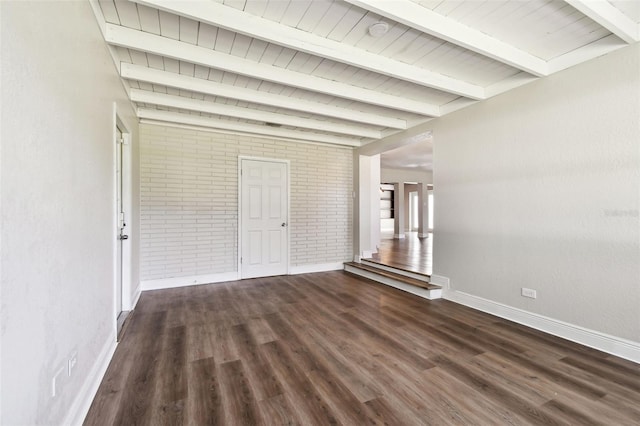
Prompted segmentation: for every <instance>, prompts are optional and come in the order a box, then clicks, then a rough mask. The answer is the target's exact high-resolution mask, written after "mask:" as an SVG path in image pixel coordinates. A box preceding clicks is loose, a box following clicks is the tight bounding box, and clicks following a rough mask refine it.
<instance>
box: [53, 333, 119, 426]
mask: <svg viewBox="0 0 640 426" xmlns="http://www.w3.org/2000/svg"><path fill="white" fill-rule="evenodd" d="M117 346H118V343H117V342H116V336H115V335H114V334H109V336H108V337H107V340H106V341H105V344H104V346H103V347H102V350H101V351H100V354H99V355H98V357H97V360H96V362H95V363H94V364H93V367H92V368H91V371H90V372H89V375H88V376H87V378H86V379H85V381H84V383H83V384H82V387H81V388H80V390H79V391H78V394H77V395H76V397H75V399H74V400H73V403H72V404H71V407H70V408H69V411H68V412H67V415H66V416H65V418H64V421H63V422H62V424H63V425H74V426H75V425H78V426H81V425H82V423H83V422H84V419H85V417H87V413H89V408H91V404H92V403H93V399H94V398H95V397H96V394H97V393H98V388H99V387H100V383H102V379H103V378H104V375H105V373H106V372H107V368H108V367H109V363H110V362H111V358H113V354H114V353H115V351H116V347H117Z"/></svg>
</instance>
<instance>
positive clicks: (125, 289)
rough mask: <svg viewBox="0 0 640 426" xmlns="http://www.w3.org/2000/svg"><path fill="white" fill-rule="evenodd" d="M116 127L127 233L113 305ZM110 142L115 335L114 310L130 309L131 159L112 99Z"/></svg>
mask: <svg viewBox="0 0 640 426" xmlns="http://www.w3.org/2000/svg"><path fill="white" fill-rule="evenodd" d="M117 128H119V129H120V131H121V132H122V139H123V141H124V143H123V145H122V170H121V174H122V195H121V196H122V209H123V210H124V212H125V218H124V220H125V223H126V224H127V227H126V228H127V229H126V232H127V235H129V237H130V238H129V239H127V240H122V266H121V267H122V281H121V285H122V295H121V305H122V306H117V299H118V295H117V292H118V285H119V284H120V281H119V279H118V273H119V270H118V259H117V256H118V244H120V243H121V242H120V241H119V240H118V239H117V235H118V234H117V230H118V227H119V215H118V213H117V211H116V206H117V202H118V201H117V188H116V180H117V179H116V176H115V173H116V167H117V164H116V161H117V158H116V157H117V156H116V149H117V145H116V138H117ZM111 144H112V145H111V146H112V147H113V151H112V152H113V167H112V170H113V173H114V175H113V177H114V179H113V208H112V211H113V225H112V227H111V235H112V236H113V239H112V241H113V242H114V244H113V307H114V309H113V321H112V324H113V328H114V330H115V334H116V338H117V333H118V324H117V322H118V314H119V313H120V312H121V311H130V310H131V309H132V297H131V253H132V249H131V244H132V242H131V236H132V231H133V229H132V227H133V221H132V219H133V218H132V207H133V201H132V189H133V187H132V162H131V130H130V129H129V128H128V127H127V125H126V124H125V123H124V121H123V120H122V119H121V118H120V117H119V115H118V112H117V106H116V103H115V102H114V103H113V126H112V135H111Z"/></svg>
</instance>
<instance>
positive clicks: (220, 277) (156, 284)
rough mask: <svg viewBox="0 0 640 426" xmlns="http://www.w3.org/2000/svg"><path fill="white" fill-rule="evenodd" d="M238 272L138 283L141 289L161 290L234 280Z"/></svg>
mask: <svg viewBox="0 0 640 426" xmlns="http://www.w3.org/2000/svg"><path fill="white" fill-rule="evenodd" d="M237 279H238V272H236V271H233V272H222V273H219V274H208V275H195V276H190V277H176V278H164V279H160V280H147V281H142V282H141V283H140V287H141V288H142V291H148V290H162V289H165V288H175V287H187V286H190V285H200V284H212V283H221V282H225V281H236V280H237Z"/></svg>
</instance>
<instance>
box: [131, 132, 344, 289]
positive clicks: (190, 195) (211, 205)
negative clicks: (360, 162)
mask: <svg viewBox="0 0 640 426" xmlns="http://www.w3.org/2000/svg"><path fill="white" fill-rule="evenodd" d="M239 155H248V156H255V157H266V158H278V159H287V160H290V161H291V167H290V186H291V199H290V203H291V205H290V214H291V217H290V218H289V226H290V229H289V232H290V235H291V247H290V253H291V266H303V265H314V264H323V263H332V262H342V261H347V260H350V258H351V257H352V245H353V229H352V228H353V225H352V223H353V221H352V216H353V202H352V198H351V194H352V191H353V163H352V158H353V157H352V150H351V149H350V148H342V147H334V146H329V145H313V144H302V143H295V142H285V141H278V140H270V139H262V138H252V137H248V136H239V135H228V134H219V133H209V132H200V131H196V130H187V129H178V128H171V127H164V126H155V125H146V124H143V125H140V195H141V206H140V208H141V271H140V274H141V279H142V280H143V281H147V280H156V279H165V278H177V277H189V276H196V275H207V274H216V273H224V272H234V271H236V270H237V267H238V265H237V247H238V156H239Z"/></svg>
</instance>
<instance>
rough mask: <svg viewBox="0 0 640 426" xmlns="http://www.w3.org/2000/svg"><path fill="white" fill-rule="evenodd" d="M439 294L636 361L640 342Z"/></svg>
mask: <svg viewBox="0 0 640 426" xmlns="http://www.w3.org/2000/svg"><path fill="white" fill-rule="evenodd" d="M432 277H433V276H432ZM443 297H444V298H445V299H447V300H450V301H452V302H456V303H459V304H461V305H465V306H468V307H470V308H474V309H477V310H479V311H482V312H486V313H489V314H492V315H495V316H498V317H500V318H505V319H508V320H510V321H513V322H517V323H518V324H522V325H526V326H527V327H531V328H535V329H536V330H540V331H544V332H545V333H549V334H552V335H554V336H558V337H562V338H563V339H567V340H571V341H572V342H576V343H580V344H581V345H585V346H588V347H590V348H594V349H598V350H600V351H603V352H606V353H609V354H612V355H615V356H618V357H620V358H624V359H628V360H630V361H634V362H637V363H640V342H634V341H631V340H627V339H623V338H620V337H616V336H611V335H609V334H605V333H601V332H599V331H595V330H590V329H587V328H584V327H580V326H577V325H574V324H569V323H566V322H564V321H559V320H556V319H553V318H548V317H545V316H542V315H538V314H534V313H532V312H528V311H524V310H522V309H518V308H514V307H511V306H508V305H504V304H502V303H498V302H494V301H491V300H488V299H484V298H482V297H478V296H474V295H472V294H468V293H463V292H460V291H455V290H448V291H445V292H444V295H443Z"/></svg>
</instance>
